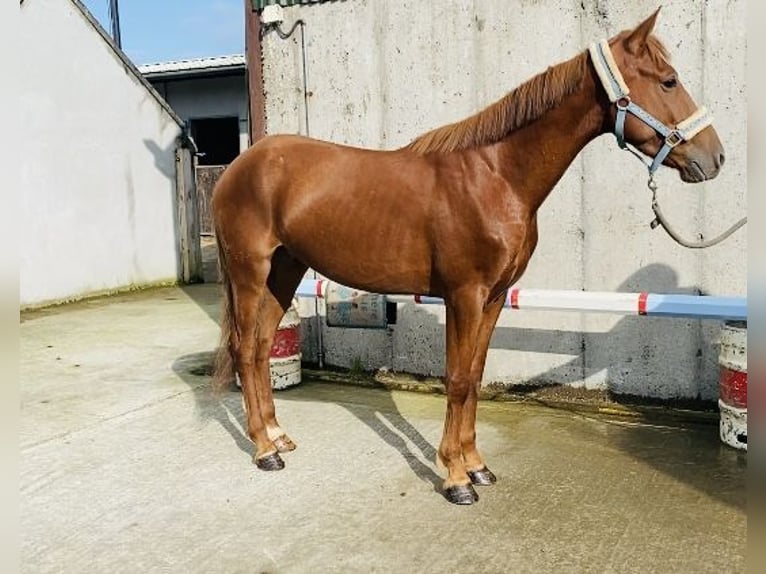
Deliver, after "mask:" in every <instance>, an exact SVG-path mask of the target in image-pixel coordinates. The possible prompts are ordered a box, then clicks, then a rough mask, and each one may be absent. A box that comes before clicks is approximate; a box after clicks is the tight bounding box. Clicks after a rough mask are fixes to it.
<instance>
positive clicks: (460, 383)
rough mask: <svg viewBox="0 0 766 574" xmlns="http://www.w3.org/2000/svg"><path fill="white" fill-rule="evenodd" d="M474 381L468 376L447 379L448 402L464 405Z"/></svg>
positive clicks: (451, 376)
mask: <svg viewBox="0 0 766 574" xmlns="http://www.w3.org/2000/svg"><path fill="white" fill-rule="evenodd" d="M472 384H473V380H472V378H471V376H470V375H468V374H465V375H463V374H459V375H449V376H447V379H446V387H447V400H448V401H449V403H450V404H453V403H457V404H460V405H462V404H463V403H464V402H465V401H466V399H467V398H468V394H469V393H470V391H471V385H472Z"/></svg>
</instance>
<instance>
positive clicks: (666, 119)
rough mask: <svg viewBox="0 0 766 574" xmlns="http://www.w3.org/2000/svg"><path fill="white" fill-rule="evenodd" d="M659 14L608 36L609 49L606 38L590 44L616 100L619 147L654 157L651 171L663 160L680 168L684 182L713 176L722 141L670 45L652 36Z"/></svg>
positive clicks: (612, 113) (612, 111) (613, 118)
mask: <svg viewBox="0 0 766 574" xmlns="http://www.w3.org/2000/svg"><path fill="white" fill-rule="evenodd" d="M658 14H659V9H658V10H657V11H656V12H655V13H654V14H652V15H651V16H649V18H647V19H646V20H645V21H644V22H642V23H641V24H639V25H638V26H637V27H636V28H635V29H634V30H626V31H623V32H621V33H620V34H618V35H617V36H615V37H614V38H612V39H611V40H609V42H608V48H607V47H606V46H607V43H606V42H602V43H601V44H594V46H592V47H591V56H592V58H593V61H594V65H595V67H596V71H597V72H598V74H599V76H600V77H601V81H602V83H603V84H604V87H605V89H606V91H607V95H609V97H610V100H611V101H612V102H613V103H612V104H611V105H610V106H609V116H608V121H609V122H610V123H609V129H610V130H612V128H614V131H615V133H616V135H617V139H618V141H619V142H620V145H621V146H623V147H624V143H625V142H627V143H630V144H632V145H633V146H635V147H636V148H638V149H639V150H640V151H641V152H642V153H644V154H646V155H647V156H649V157H652V158H655V161H654V164H653V165H652V168H650V171H653V170H654V169H656V168H658V167H659V165H660V163H662V164H664V165H666V166H669V167H672V168H675V169H677V170H678V172H679V174H680V176H681V179H682V180H683V181H686V182H700V181H704V180H707V179H712V178H714V177H715V176H716V175H718V172H719V170H720V168H721V166H722V165H723V162H724V151H723V145H722V144H721V141H720V140H719V139H718V134H716V132H715V130H714V129H713V127H712V125H710V117H709V116H708V115H707V112H706V111H705V109H704V108H699V109H698V108H697V105H696V104H695V103H694V100H692V98H691V96H689V93H688V92H687V91H686V89H684V86H683V85H682V83H681V79H680V77H679V74H678V72H677V71H676V70H675V68H673V66H671V65H670V62H669V57H668V53H667V51H666V49H665V48H664V47H663V45H662V44H661V43H660V41H659V40H657V38H655V37H654V36H652V34H651V32H652V30H653V29H654V24H655V21H656V20H657V15H658ZM610 51H611V54H610V53H609V52H610ZM615 66H616V68H617V69H618V71H617V72H616V74H615V73H613V70H611V68H613V67H615ZM620 74H621V77H620ZM615 76H616V77H615ZM610 77H611V78H610ZM646 112H648V113H646ZM621 124H623V125H621Z"/></svg>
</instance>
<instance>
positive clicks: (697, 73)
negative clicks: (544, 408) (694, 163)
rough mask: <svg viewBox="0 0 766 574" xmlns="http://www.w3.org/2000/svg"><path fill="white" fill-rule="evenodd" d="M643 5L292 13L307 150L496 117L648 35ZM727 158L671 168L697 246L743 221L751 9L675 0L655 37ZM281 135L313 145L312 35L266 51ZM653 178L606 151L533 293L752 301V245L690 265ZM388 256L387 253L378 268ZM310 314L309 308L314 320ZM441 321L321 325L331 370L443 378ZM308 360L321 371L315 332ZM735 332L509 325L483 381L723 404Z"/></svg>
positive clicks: (670, 179) (557, 207)
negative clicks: (522, 92)
mask: <svg viewBox="0 0 766 574" xmlns="http://www.w3.org/2000/svg"><path fill="white" fill-rule="evenodd" d="M656 8H657V4H656V2H648V1H646V0H639V1H635V2H625V1H618V0H584V1H580V0H550V1H544V2H532V1H526V0H445V1H443V2H405V1H403V0H386V1H385V2H383V1H379V0H353V1H348V2H337V3H336V2H332V3H327V4H320V5H311V6H299V7H292V8H288V9H286V10H285V15H286V21H285V24H284V27H285V28H288V27H289V26H290V25H291V24H292V22H294V21H295V20H296V19H297V18H302V19H303V20H305V22H306V41H307V53H308V62H307V68H308V90H309V92H310V102H309V124H310V125H309V127H310V135H312V136H313V137H316V138H320V139H327V140H331V141H334V142H338V143H344V144H351V145H358V146H364V147H370V148H381V149H392V148H396V147H398V146H402V145H404V144H406V143H407V142H409V141H410V140H412V139H413V138H414V137H416V136H417V135H419V134H420V133H422V132H424V131H427V130H428V129H431V128H433V127H436V126H439V125H443V124H445V123H449V122H452V121H455V120H459V119H462V118H464V117H466V116H468V115H470V114H472V113H474V112H475V111H477V110H479V109H482V108H483V107H485V106H487V105H489V104H490V103H492V102H493V101H495V100H496V99H498V98H499V97H501V96H502V95H504V94H505V93H507V92H508V91H510V90H512V89H513V88H514V87H516V86H517V85H518V84H520V83H521V82H523V81H524V80H526V79H528V78H529V77H531V76H533V75H535V74H537V73H539V72H541V71H543V70H544V69H545V68H546V67H547V66H549V65H552V64H555V63H558V62H560V61H562V60H564V59H566V58H569V57H571V56H572V55H574V54H576V53H578V52H580V51H582V50H585V49H586V48H587V46H588V44H590V43H591V42H593V41H595V40H598V39H600V38H602V37H610V36H612V35H614V34H616V33H617V32H619V31H620V30H622V29H626V28H630V27H633V26H635V25H636V24H638V23H639V22H640V21H641V20H643V19H644V18H645V17H647V16H648V15H649V14H651V13H652V11H654V10H655V9H656ZM655 32H656V33H657V35H658V36H659V37H660V39H662V40H663V41H664V42H665V44H666V45H667V47H668V49H669V50H670V52H671V54H672V57H673V63H674V65H675V66H676V67H677V69H678V70H679V73H680V77H681V79H682V81H683V83H684V85H685V86H686V88H687V89H688V90H689V92H690V93H691V94H692V95H693V96H694V97H695V99H696V100H697V101H698V103H704V104H706V105H707V106H708V108H710V109H711V110H712V111H713V114H714V116H715V127H716V129H717V131H718V133H719V136H720V137H721V140H722V141H723V143H724V146H725V148H726V152H727V160H726V165H725V166H724V168H723V171H722V173H721V174H720V175H719V177H718V178H717V179H715V180H713V181H712V182H708V183H704V184H699V185H695V186H691V185H688V184H684V183H683V182H681V181H680V180H679V179H678V176H677V174H676V173H675V172H673V171H671V170H668V169H664V170H662V172H661V173H660V174H659V176H658V178H657V179H658V182H659V184H660V198H661V201H662V204H663V209H664V211H665V213H666V214H667V215H668V217H670V218H671V219H672V221H673V222H674V224H675V225H676V226H677V227H678V228H679V229H680V230H681V231H682V233H683V234H684V235H685V236H687V237H694V236H695V234H697V233H698V232H701V233H703V234H704V235H705V236H706V237H709V236H712V235H714V234H717V233H718V232H720V231H721V230H722V229H723V228H724V227H726V226H727V225H729V224H730V223H732V222H734V221H736V220H737V219H739V218H740V217H741V216H742V215H744V214H745V212H746V149H747V148H746V145H747V144H746V97H745V95H746V94H745V59H746V56H745V54H746V51H745V45H746V43H745V1H744V0H732V1H730V2H726V3H724V2H706V1H704V0H669V1H666V2H663V8H662V12H661V15H660V19H659V21H658V26H657V28H656V30H655ZM264 78H265V90H266V108H267V126H268V132H269V133H303V134H305V133H306V125H305V121H304V108H303V93H302V81H303V80H302V63H301V50H300V43H299V36H298V35H296V36H294V37H293V38H292V39H290V40H286V41H285V40H281V39H279V38H278V37H277V36H276V35H275V34H274V33H270V34H267V35H266V37H265V38H264ZM645 181H646V175H645V170H644V168H643V167H642V166H641V165H640V164H639V162H637V161H636V160H635V159H634V158H633V157H632V156H630V155H629V154H625V153H622V152H620V150H619V148H618V147H617V145H616V143H615V141H614V138H613V137H611V136H604V137H602V138H599V139H598V140H596V141H594V142H593V143H591V144H590V145H589V146H588V147H587V148H586V149H585V150H584V151H583V152H582V153H581V154H580V156H579V157H578V158H576V160H575V161H574V163H573V164H572V166H571V167H570V168H569V170H568V171H567V173H566V174H565V176H564V177H563V178H562V180H561V181H560V182H559V184H558V186H557V188H556V189H555V190H554V191H553V193H552V194H551V196H550V197H549V199H548V200H547V201H546V203H545V204H544V205H543V207H542V208H541V209H540V212H539V215H538V217H539V227H540V240H539V244H538V247H537V251H536V252H535V254H534V256H533V257H532V260H531V262H530V265H529V268H528V270H527V272H526V274H525V276H524V277H523V278H522V279H521V281H520V282H519V284H518V286H519V287H522V288H523V287H529V288H542V289H545V288H548V289H583V290H590V291H631V292H635V291H650V292H657V293H705V294H715V295H744V294H746V256H745V254H746V249H747V245H746V234H745V233H744V232H742V231H740V232H738V233H737V234H735V235H734V236H733V237H732V238H730V239H729V240H728V241H727V242H725V243H724V244H723V245H721V246H718V247H714V248H711V249H709V250H706V251H691V250H687V249H685V248H682V247H680V246H677V245H676V244H675V243H673V242H672V240H670V239H669V238H668V237H667V236H666V235H664V234H663V232H662V231H661V230H655V231H651V230H650V229H649V227H648V224H649V221H650V220H651V219H652V218H653V214H652V212H651V209H650V192H649V191H648V189H647V188H646V185H645ZM370 256H371V257H375V254H370ZM313 309H314V304H313V302H308V301H306V302H303V303H302V304H301V312H302V314H303V315H304V316H305V317H310V316H311V315H312V314H313ZM444 320H445V317H444V309H443V308H439V307H435V306H427V307H418V306H416V305H406V306H400V309H399V322H398V324H397V325H396V326H394V327H392V328H390V329H389V330H388V331H387V332H386V331H380V332H374V331H363V332H359V331H348V330H343V329H337V328H333V329H328V328H326V327H325V328H324V342H325V345H326V353H327V361H328V363H330V364H335V365H339V366H351V365H352V364H359V363H361V364H362V365H364V366H365V367H367V368H370V369H374V368H379V367H381V366H386V367H389V368H392V369H394V370H396V371H404V372H411V373H419V374H433V375H441V374H443V371H444V347H445V343H444ZM304 325H305V326H306V329H304V342H305V348H304V354H305V356H306V357H307V358H308V359H312V358H315V357H316V339H315V332H314V326H313V321H311V320H306V321H304ZM719 329H720V325H719V324H718V323H715V322H714V323H706V322H701V321H694V320H685V319H648V318H638V317H627V318H620V317H615V316H609V315H588V314H571V313H568V314H564V313H556V312H541V311H527V312H513V313H512V312H510V311H504V312H503V314H502V316H501V318H500V321H499V322H498V326H497V329H496V332H495V335H494V337H493V339H492V343H491V346H490V352H489V356H488V361H487V367H486V371H485V374H484V383H485V384H488V383H503V384H508V385H513V384H529V383H539V384H545V383H562V384H567V385H574V386H584V387H587V388H593V389H604V390H611V391H613V392H615V393H628V394H635V395H640V396H646V397H657V398H702V399H713V398H716V397H717V377H718V371H717V353H718V349H717V339H718V334H719Z"/></svg>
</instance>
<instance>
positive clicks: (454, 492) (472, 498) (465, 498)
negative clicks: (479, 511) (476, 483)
mask: <svg viewBox="0 0 766 574" xmlns="http://www.w3.org/2000/svg"><path fill="white" fill-rule="evenodd" d="M444 498H446V499H447V500H449V501H450V502H451V503H452V504H473V503H474V502H476V501H477V500H479V495H478V494H476V491H475V490H474V488H473V485H471V484H458V485H455V486H450V487H449V488H446V489H445V490H444Z"/></svg>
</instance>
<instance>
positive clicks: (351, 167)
mask: <svg viewBox="0 0 766 574" xmlns="http://www.w3.org/2000/svg"><path fill="white" fill-rule="evenodd" d="M658 12H659V10H658V11H657V12H655V13H654V14H652V15H651V16H650V17H649V18H647V19H646V20H645V21H644V22H642V23H641V24H639V25H638V26H637V27H636V28H635V29H634V30H626V31H623V32H621V33H620V34H618V35H616V36H615V37H613V38H611V39H610V40H609V41H608V42H606V41H602V42H601V43H600V44H594V46H593V47H591V48H590V50H588V51H585V52H583V53H580V54H579V55H577V56H575V57H573V58H572V59H570V60H568V61H565V62H563V63H560V64H558V65H556V66H552V67H549V68H548V69H547V70H546V71H545V72H543V73H541V74H539V75H537V76H536V77H534V78H532V79H531V80H529V81H527V82H525V83H524V84H522V85H520V86H519V87H518V88H516V89H515V90H513V91H511V92H510V93H508V94H507V95H506V96H505V97H503V98H502V99H500V100H499V101H497V102H496V103H494V104H492V105H491V106H489V107H488V108H486V109H484V110H483V111H480V112H478V113H477V114H475V115H473V116H472V117H469V118H468V119H466V120H464V121H461V122H457V123H454V124H451V125H448V126H445V127H441V128H438V129H435V130H433V131H431V132H428V133H426V134H425V135H422V136H420V137H419V138H417V139H416V140H414V141H413V142H412V143H410V144H409V145H407V146H406V147H404V148H402V149H397V150H392V151H376V150H367V149H358V148H353V147H347V146H343V145H336V144H333V143H329V142H324V141H318V140H314V139H309V138H306V137H300V136H293V135H274V136H268V137H265V138H263V139H262V140H260V141H258V142H257V143H256V144H255V145H253V146H252V147H250V148H249V149H248V150H247V151H245V152H243V153H242V154H241V155H240V156H239V157H238V158H237V159H236V160H235V161H234V162H232V164H231V165H230V166H229V167H228V169H227V170H226V171H225V173H224V174H223V175H222V177H221V178H220V180H219V181H218V184H217V186H216V188H215V192H214V195H213V203H212V206H213V214H214V221H215V230H216V237H217V239H218V245H219V257H220V269H221V275H222V282H223V317H222V325H221V328H222V340H221V347H220V350H219V353H218V357H217V361H216V373H215V381H216V383H217V384H218V385H227V384H230V383H231V381H232V379H233V377H234V374H235V371H236V373H237V374H238V375H239V378H240V382H241V386H242V392H243V400H244V404H245V409H246V413H247V430H248V434H249V436H250V438H251V440H252V441H253V442H254V443H255V453H254V457H253V458H254V461H255V463H256V464H257V466H258V467H259V468H261V469H264V470H278V469H281V468H283V467H284V463H283V461H282V458H281V457H280V454H279V453H284V452H287V451H290V450H292V449H294V448H295V444H294V443H293V442H292V441H291V440H290V439H289V438H288V436H287V435H286V434H285V432H284V430H282V428H281V427H280V426H279V423H278V422H277V418H276V415H275V409H274V401H273V396H272V387H271V382H270V376H269V352H270V349H271V345H272V341H273V338H274V335H275V332H276V329H277V327H278V325H279V322H280V319H281V318H282V316H283V314H284V313H285V311H286V310H287V309H288V308H289V306H290V304H291V300H292V298H293V296H294V293H295V290H296V288H297V286H298V283H299V282H300V280H301V279H302V278H303V276H304V274H305V272H306V271H307V269H308V268H309V267H310V268H313V269H315V270H316V271H318V272H319V273H321V274H322V275H324V276H326V277H328V278H330V279H332V280H334V281H337V282H339V283H342V284H344V285H348V286H351V287H355V288H358V289H363V290H366V291H371V292H376V293H388V294H393V293H396V294H422V295H432V296H438V297H441V298H443V299H444V302H445V305H446V316H447V323H446V338H447V341H446V342H447V347H446V349H447V350H446V376H445V387H446V392H447V412H446V418H445V422H444V433H443V437H442V440H441V443H440V445H439V449H438V460H437V462H441V463H442V464H443V465H444V466H445V467H446V469H447V473H448V476H447V478H446V480H445V481H444V485H443V487H444V495H445V497H446V498H447V499H448V500H449V501H450V502H453V503H457V504H472V503H473V502H474V501H476V500H478V496H477V495H476V491H475V490H474V488H473V485H489V484H492V483H493V482H495V476H494V475H493V474H492V472H490V470H489V469H488V468H487V466H486V465H485V463H484V459H483V458H482V456H481V454H479V451H478V450H477V448H476V434H475V422H476V401H477V394H478V390H479V386H480V382H481V378H482V373H483V370H484V363H485V359H486V356H487V347H488V344H489V340H490V336H491V334H492V331H493V329H494V327H495V323H496V321H497V318H498V315H499V314H500V310H501V309H502V307H503V302H504V299H505V294H506V292H507V290H508V288H509V286H510V285H512V284H513V283H514V282H516V281H517V280H518V279H519V278H520V277H521V275H522V273H523V272H524V269H525V268H526V266H527V263H528V262H529V258H530V256H531V255H532V253H533V251H534V249H535V245H536V243H537V210H538V208H539V207H540V206H541V205H542V203H543V202H544V201H545V199H546V197H547V196H548V194H549V193H550V192H551V190H552V189H553V187H554V186H555V185H556V183H557V182H558V181H559V179H560V178H561V176H562V175H563V174H564V172H565V171H566V169H567V167H568V166H569V164H570V163H571V162H572V161H573V160H574V158H575V156H577V154H578V153H579V152H580V150H581V149H583V147H584V146H585V145H586V144H587V143H588V142H590V141H591V140H593V139H594V138H596V137H598V136H599V135H601V134H604V133H608V132H613V131H614V132H615V133H616V135H617V138H618V142H619V143H620V145H621V147H625V146H626V145H627V144H630V145H632V146H634V147H635V148H637V149H638V150H640V152H641V153H642V154H644V155H647V156H651V157H655V164H656V165H653V166H652V167H653V168H654V169H656V168H657V167H658V166H659V164H660V163H664V165H666V166H669V167H671V168H674V169H676V170H678V172H679V173H680V176H681V179H683V180H684V181H688V182H698V181H703V180H705V179H710V178H713V177H715V176H716V175H717V173H718V170H719V168H720V166H721V164H722V163H723V148H722V146H721V143H720V141H719V139H718V136H717V135H716V132H715V131H714V130H713V128H712V127H711V126H710V125H709V123H710V122H709V119H707V120H705V121H702V122H700V121H698V120H699V119H700V117H703V116H705V114H704V113H702V111H701V110H697V108H696V105H695V104H694V102H693V100H692V99H691V97H690V96H689V94H688V93H687V92H686V90H685V89H684V88H683V87H682V85H681V83H680V81H679V80H678V76H677V73H676V71H675V70H674V68H673V67H672V66H671V65H670V63H669V61H668V54H667V51H666V49H665V48H664V47H663V46H662V44H661V43H660V42H659V41H658V40H657V39H656V38H655V37H654V36H653V35H652V34H651V32H652V30H653V28H654V23H655V20H656V17H657V14H658ZM628 88H629V90H630V95H627V94H628ZM695 110H696V111H695ZM690 116H691V117H690ZM695 122H696V124H695V125H696V127H694V126H692V127H689V126H690V124H694V123H695ZM667 126H674V127H673V128H668V127H667ZM651 171H652V168H650V172H651ZM372 255H374V257H373V256H372Z"/></svg>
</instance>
